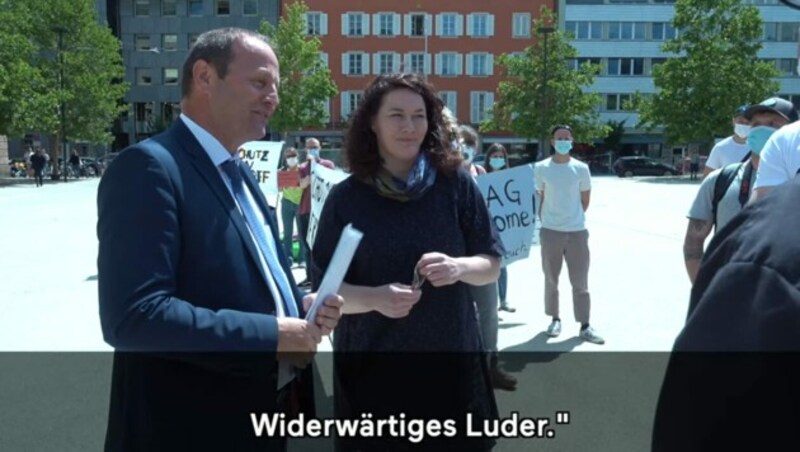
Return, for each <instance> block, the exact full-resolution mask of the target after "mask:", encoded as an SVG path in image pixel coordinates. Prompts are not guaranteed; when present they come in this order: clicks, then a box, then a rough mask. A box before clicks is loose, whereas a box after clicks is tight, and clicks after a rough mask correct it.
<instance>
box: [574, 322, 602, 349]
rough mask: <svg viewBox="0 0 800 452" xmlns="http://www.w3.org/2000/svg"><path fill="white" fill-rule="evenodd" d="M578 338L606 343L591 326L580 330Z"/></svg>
mask: <svg viewBox="0 0 800 452" xmlns="http://www.w3.org/2000/svg"><path fill="white" fill-rule="evenodd" d="M580 338H581V339H583V340H584V341H586V342H591V343H592V344H598V345H603V344H605V343H606V341H605V339H603V338H602V337H600V335H598V334H597V332H596V331H595V330H594V328H592V327H591V326H590V327H588V328H586V329H585V330H583V331H581V334H580Z"/></svg>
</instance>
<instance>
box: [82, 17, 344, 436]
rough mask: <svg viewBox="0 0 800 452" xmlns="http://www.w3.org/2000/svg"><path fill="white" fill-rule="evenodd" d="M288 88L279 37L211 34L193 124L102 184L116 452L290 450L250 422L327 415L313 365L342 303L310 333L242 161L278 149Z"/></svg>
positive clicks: (186, 115)
mask: <svg viewBox="0 0 800 452" xmlns="http://www.w3.org/2000/svg"><path fill="white" fill-rule="evenodd" d="M278 83H279V71H278V61H277V57H276V56H275V53H274V51H273V50H272V48H271V47H270V45H269V43H268V42H267V40H266V38H264V37H263V36H261V35H258V34H256V33H254V32H251V31H247V30H242V29H232V28H230V29H220V30H212V31H209V32H207V33H204V34H203V35H201V36H200V37H199V38H198V40H197V42H196V43H195V45H194V46H193V47H192V49H191V50H190V52H189V55H188V57H187V60H186V62H185V63H184V66H183V79H182V102H181V109H182V112H183V113H182V114H181V116H180V118H179V119H178V120H176V121H175V123H174V124H173V125H172V127H171V128H170V129H169V130H167V131H166V132H165V133H163V134H160V135H157V136H155V137H153V138H152V139H150V140H146V141H144V142H142V143H138V144H136V145H133V146H131V147H130V148H128V149H126V150H125V151H123V152H122V153H121V154H120V155H119V157H117V158H116V159H115V160H114V162H113V163H112V164H111V165H110V166H109V168H108V170H107V171H106V172H105V174H104V176H103V179H102V181H101V183H100V187H99V191H98V224H97V234H98V238H99V241H100V246H99V257H98V271H99V278H98V283H99V292H100V294H99V295H100V318H101V323H102V327H103V334H104V337H105V340H106V342H108V343H109V344H111V345H112V346H113V347H114V348H115V349H116V353H115V356H114V369H113V376H112V385H111V406H110V411H109V420H108V430H107V433H106V450H113V451H128V450H137V451H138V450H141V451H150V452H152V451H160V450H169V451H181V450H193V451H194V450H236V451H243V450H282V449H285V447H286V441H285V438H279V437H272V438H258V437H257V435H256V434H255V433H254V431H255V428H254V425H253V422H252V420H251V413H254V414H256V415H260V414H262V413H279V412H280V413H287V414H288V415H291V414H295V413H297V412H298V411H300V410H302V411H304V412H306V413H309V412H310V411H311V410H313V403H311V402H310V401H313V397H312V394H311V393H310V384H311V380H310V378H311V375H310V368H309V366H307V364H308V362H309V361H310V358H311V356H312V354H313V353H314V352H315V351H316V347H317V344H318V343H319V342H320V340H321V336H324V335H327V334H329V333H330V332H331V330H332V329H333V328H335V326H336V324H337V322H338V319H339V316H340V309H341V306H342V301H343V300H342V299H341V297H339V296H333V297H330V298H328V299H327V300H325V303H324V305H323V307H322V308H321V310H320V311H319V314H318V316H317V318H316V319H315V321H314V322H307V321H306V320H303V319H302V314H303V312H304V311H305V309H307V308H308V306H309V305H310V303H311V302H313V300H314V298H315V297H316V294H311V295H308V296H306V297H305V298H303V296H302V295H301V293H300V291H299V290H298V289H297V285H296V283H295V281H294V279H293V278H292V274H291V271H290V269H289V266H288V260H287V259H286V258H285V256H284V255H283V251H282V250H281V247H280V246H276V244H277V243H279V242H278V235H277V230H276V226H275V224H276V222H275V219H274V212H273V209H272V208H270V207H269V206H268V205H267V203H266V200H265V199H264V196H263V195H262V194H261V192H260V191H259V189H258V185H257V183H256V180H255V178H254V177H253V174H252V172H251V171H250V170H249V168H248V167H247V165H246V164H240V163H241V162H240V159H239V157H238V153H237V150H238V149H239V146H240V145H241V144H242V143H244V142H247V141H251V140H255V139H260V138H262V137H263V136H264V135H265V126H266V122H267V120H268V119H269V118H270V116H272V114H273V112H274V111H275V108H276V107H277V105H278V92H277V86H278ZM301 301H302V305H301V303H300V302H301Z"/></svg>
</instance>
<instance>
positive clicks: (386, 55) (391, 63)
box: [372, 52, 398, 75]
mask: <svg viewBox="0 0 800 452" xmlns="http://www.w3.org/2000/svg"><path fill="white" fill-rule="evenodd" d="M373 58H374V59H375V60H374V61H373V62H372V69H373V72H374V73H375V75H380V74H392V73H394V72H397V70H398V69H397V54H395V53H394V52H378V53H375V54H374V55H373ZM387 64H388V66H387Z"/></svg>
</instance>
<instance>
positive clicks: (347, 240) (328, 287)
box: [306, 224, 364, 322]
mask: <svg viewBox="0 0 800 452" xmlns="http://www.w3.org/2000/svg"><path fill="white" fill-rule="evenodd" d="M362 237H364V234H363V233H362V232H361V231H359V230H358V229H356V228H354V227H353V225H352V224H348V225H347V226H345V227H344V229H343V230H342V235H341V237H339V243H337V244H336V250H335V251H334V252H333V257H332V258H331V262H330V264H329V265H328V270H327V271H326V272H325V276H324V277H323V278H322V284H320V285H319V290H318V291H317V298H316V299H315V300H314V303H313V304H312V305H311V308H310V309H309V310H308V314H306V320H308V321H309V322H313V321H314V319H315V318H316V316H317V310H318V309H319V307H320V306H322V302H323V301H325V299H326V298H328V297H329V296H331V295H334V294H336V293H337V292H339V287H340V286H341V285H342V281H343V280H344V275H345V273H347V269H348V268H350V262H351V261H352V260H353V256H354V255H355V254H356V249H357V248H358V244H359V243H360V242H361V238H362Z"/></svg>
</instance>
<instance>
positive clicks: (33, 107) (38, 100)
mask: <svg viewBox="0 0 800 452" xmlns="http://www.w3.org/2000/svg"><path fill="white" fill-rule="evenodd" d="M0 5H2V6H3V8H2V11H3V13H4V14H6V16H5V17H6V18H13V19H15V20H16V21H17V22H16V23H15V24H14V25H13V27H11V28H8V27H6V26H3V27H2V29H3V32H2V38H3V40H4V42H5V40H6V38H7V37H8V39H9V41H10V42H12V43H17V42H19V39H21V38H20V36H22V39H25V40H26V41H27V45H21V44H20V45H18V47H20V48H21V51H20V52H19V54H17V55H12V56H11V62H12V63H11V64H10V66H11V67H14V68H17V70H16V74H17V75H18V74H20V73H23V74H24V75H23V79H24V84H25V86H24V87H23V88H22V89H21V90H20V91H18V92H13V91H12V92H10V91H9V90H8V89H3V87H2V82H0V93H3V92H4V93H5V94H0V103H2V106H3V107H6V108H8V110H6V111H5V112H4V113H3V114H2V116H0V132H2V133H7V134H9V135H11V136H18V137H19V136H23V135H24V134H26V133H28V132H41V133H45V134H48V135H49V136H50V138H51V140H50V142H51V143H53V149H52V157H56V156H57V155H58V146H59V143H60V142H61V138H62V137H61V114H60V106H61V105H64V107H65V108H64V117H65V121H64V132H65V136H66V139H67V140H80V141H86V142H89V143H95V144H104V143H109V142H110V141H111V139H112V136H111V133H110V127H111V123H112V122H113V120H114V119H115V118H116V117H118V116H119V114H120V113H121V112H122V111H124V110H125V106H124V105H123V104H122V99H123V97H124V95H125V93H126V91H127V89H128V86H127V84H126V83H124V82H123V81H122V80H123V77H124V74H125V73H124V68H123V65H122V56H121V54H120V43H119V40H117V39H116V37H114V35H113V34H112V33H111V30H110V29H109V28H108V27H106V26H103V25H101V24H100V23H99V22H98V21H97V17H96V14H97V12H96V10H95V3H94V1H93V0H3V3H1V4H0ZM3 25H4V24H3ZM59 28H61V29H62V33H61V38H62V41H61V46H60V49H59V33H58V32H57V30H58V29H59ZM0 47H2V46H0ZM59 50H60V51H59ZM4 56H5V55H4ZM62 75H63V82H62V83H63V89H61V85H62V83H60V77H61V76H62ZM12 80H14V79H12ZM17 83H19V82H18V81H17ZM8 86H12V87H13V86H15V85H14V84H13V83H12V84H10V85H8Z"/></svg>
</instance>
